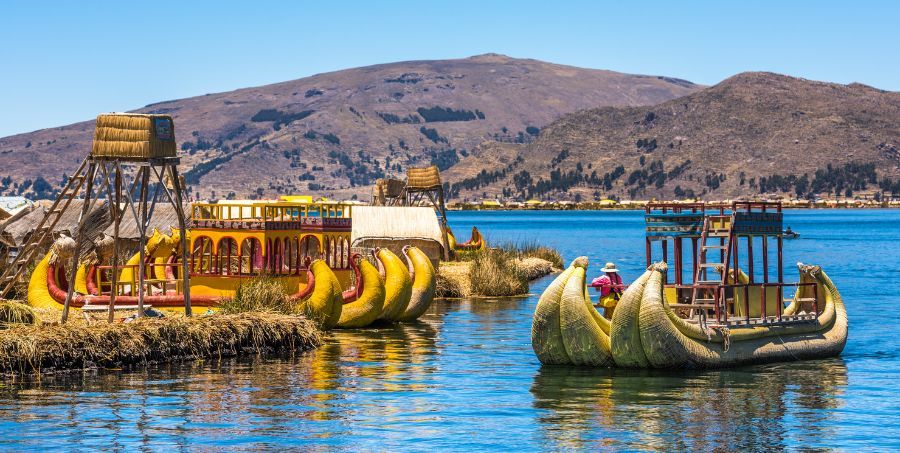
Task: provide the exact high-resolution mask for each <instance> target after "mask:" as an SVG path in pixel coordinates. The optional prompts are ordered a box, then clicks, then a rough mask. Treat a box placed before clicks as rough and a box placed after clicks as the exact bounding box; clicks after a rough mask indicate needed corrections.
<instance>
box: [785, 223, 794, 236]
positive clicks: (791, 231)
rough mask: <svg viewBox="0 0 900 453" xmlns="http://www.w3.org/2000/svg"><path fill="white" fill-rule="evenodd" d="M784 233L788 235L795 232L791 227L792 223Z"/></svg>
mask: <svg viewBox="0 0 900 453" xmlns="http://www.w3.org/2000/svg"><path fill="white" fill-rule="evenodd" d="M784 234H786V235H788V236H792V235H793V234H794V230H792V229H791V226H790V225H788V227H787V229H785V230H784Z"/></svg>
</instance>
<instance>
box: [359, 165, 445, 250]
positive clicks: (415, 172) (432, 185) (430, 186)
mask: <svg viewBox="0 0 900 453" xmlns="http://www.w3.org/2000/svg"><path fill="white" fill-rule="evenodd" d="M401 185H402V186H401ZM373 204H375V205H379V204H381V205H384V206H431V207H432V208H434V212H435V215H437V218H438V223H440V225H441V230H442V234H441V237H442V244H441V245H442V246H443V248H444V260H450V252H451V250H450V241H449V240H448V239H447V232H448V231H449V229H448V227H447V206H446V203H445V200H444V186H443V184H442V183H441V173H440V170H438V168H437V166H436V165H432V166H430V167H422V168H409V169H407V170H406V182H405V183H404V182H403V181H400V180H397V179H380V180H378V181H377V182H376V184H375V196H374V203H373Z"/></svg>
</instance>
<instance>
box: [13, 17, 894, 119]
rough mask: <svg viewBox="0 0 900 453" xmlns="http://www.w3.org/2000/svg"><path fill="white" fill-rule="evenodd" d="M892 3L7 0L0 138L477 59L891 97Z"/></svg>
mask: <svg viewBox="0 0 900 453" xmlns="http://www.w3.org/2000/svg"><path fill="white" fill-rule="evenodd" d="M898 22H900V2H889V1H884V2H863V1H844V2H829V1H797V2H787V1H780V2H779V1H776V2H766V1H748V2H727V3H726V2H721V3H716V2H701V1H693V2H692V1H686V2H672V1H661V2H654V1H647V0H645V1H641V2H599V1H585V2H577V1H573V2H567V1H559V0H557V1H517V2H500V1H496V2H491V1H486V0H481V1H453V2H429V1H409V0H407V1H402V2H400V1H397V2H388V1H384V2H375V1H360V2H347V1H322V2H301V1H293V2H288V1H285V2H280V1H264V0H256V1H249V2H248V1H243V2H228V1H218V2H201V1H196V2H187V1H181V2H176V1H172V2H170V1H160V0H154V1H116V2H101V1H85V2H71V1H69V2H62V1H60V2H48V1H39V0H31V1H18V0H12V1H7V2H3V3H2V4H0V62H2V65H0V100H2V109H0V136H6V135H11V134H15V133H21V132H27V131H31V130H35V129H40V128H45V127H53V126H60V125H64V124H68V123H72V122H75V121H80V120H85V119H89V118H92V117H93V116H95V115H96V114H97V113H99V112H105V111H122V110H130V109H134V108H138V107H141V106H143V105H145V104H149V103H152V102H158V101H162V100H168V99H177V98H183V97H189V96H197V95H203V94H206V93H212V92H220V91H229V90H233V89H236V88H242V87H248V86H256V85H263V84H267V83H274V82H280V81H284V80H290V79H296V78H301V77H304V76H308V75H312V74H316V73H320V72H327V71H332V70H338V69H343V68H350V67H356V66H364V65H370V64H377V63H386V62H392V61H401V60H418V59H442V58H461V57H466V56H471V55H477V54H482V53H487V52H497V53H503V54H506V55H510V56H513V57H522V58H536V59H540V60H546V61H551V62H555V63H562V64H569V65H574V66H582V67H590V68H601V69H611V70H615V71H622V72H629V73H642V74H660V75H667V76H672V77H679V78H683V79H688V80H691V81H694V82H697V83H702V84H715V83H717V82H719V81H720V80H722V79H724V78H726V77H728V76H731V75H733V74H736V73H738V72H742V71H759V70H764V71H774V72H779V73H785V74H790V75H794V76H799V77H805V78H809V79H815V80H825V81H832V82H840V83H849V82H862V83H865V84H868V85H872V86H875V87H878V88H882V89H887V90H895V91H896V90H900V50H898V49H900V26H898Z"/></svg>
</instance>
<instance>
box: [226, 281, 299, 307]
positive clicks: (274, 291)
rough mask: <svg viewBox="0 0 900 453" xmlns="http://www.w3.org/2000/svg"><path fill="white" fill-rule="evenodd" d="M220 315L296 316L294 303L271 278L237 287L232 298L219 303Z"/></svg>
mask: <svg viewBox="0 0 900 453" xmlns="http://www.w3.org/2000/svg"><path fill="white" fill-rule="evenodd" d="M219 310H221V311H222V313H229V314H236V313H246V312H267V313H282V314H296V313H297V308H296V302H294V301H291V300H290V298H288V296H287V294H285V292H284V288H283V287H282V286H281V284H280V283H279V282H278V281H277V280H275V279H274V278H272V277H266V276H262V277H255V278H253V279H251V280H250V281H248V282H246V283H242V284H241V285H240V286H238V287H237V290H235V292H234V296H232V297H231V298H227V299H223V300H222V301H221V302H220V303H219Z"/></svg>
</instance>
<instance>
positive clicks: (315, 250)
mask: <svg viewBox="0 0 900 453" xmlns="http://www.w3.org/2000/svg"><path fill="white" fill-rule="evenodd" d="M318 255H319V238H317V237H315V236H313V235H307V236H303V239H301V240H300V263H301V265H303V266H304V267H305V266H306V259H307V258H309V259H310V260H314V259H316V258H317V257H318Z"/></svg>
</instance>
